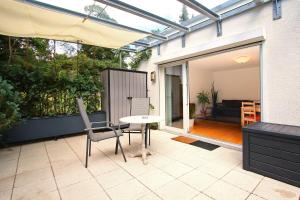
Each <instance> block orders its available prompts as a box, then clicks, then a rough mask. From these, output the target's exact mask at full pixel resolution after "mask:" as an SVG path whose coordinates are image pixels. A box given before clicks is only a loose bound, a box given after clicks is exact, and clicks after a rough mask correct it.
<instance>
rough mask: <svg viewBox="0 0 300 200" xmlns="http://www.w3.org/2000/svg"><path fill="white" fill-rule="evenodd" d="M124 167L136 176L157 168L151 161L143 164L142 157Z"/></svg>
mask: <svg viewBox="0 0 300 200" xmlns="http://www.w3.org/2000/svg"><path fill="white" fill-rule="evenodd" d="M123 168H124V169H125V170H126V171H128V173H130V174H131V175H132V176H135V177H136V176H140V175H142V174H145V173H147V172H150V171H152V170H156V169H157V168H155V167H153V166H152V165H151V164H150V163H148V164H146V165H145V164H143V161H142V160H141V159H139V160H138V161H137V162H135V163H129V164H128V165H124V166H123Z"/></svg>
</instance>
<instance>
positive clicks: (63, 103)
mask: <svg viewBox="0 0 300 200" xmlns="http://www.w3.org/2000/svg"><path fill="white" fill-rule="evenodd" d="M85 10H86V12H87V14H88V15H90V16H94V17H98V18H105V19H108V20H114V19H112V18H110V17H109V15H108V14H107V13H106V12H105V10H103V8H101V7H100V6H97V5H96V6H95V5H91V6H87V7H86V8H85ZM57 49H59V50H60V51H63V52H65V53H63V54H58V53H57ZM120 54H122V56H120ZM126 56H128V53H126V52H121V51H118V50H113V49H108V48H102V47H96V46H90V45H84V44H77V45H76V44H71V43H67V42H60V41H53V40H47V39H40V38H15V37H7V36H2V35H0V77H1V79H0V84H1V88H0V89H1V96H0V104H1V105H0V108H1V110H0V120H1V121H0V123H1V127H0V129H2V128H4V126H5V127H9V126H11V125H12V123H13V122H15V121H16V120H17V119H18V118H19V116H21V117H22V118H31V117H41V116H54V115H65V114H74V113H77V105H76V97H82V98H83V99H84V101H85V104H86V106H87V111H88V112H94V111H97V110H99V109H100V106H101V102H100V99H101V98H100V96H101V91H102V83H101V80H100V74H101V71H102V70H103V69H105V68H107V67H112V68H114V67H120V65H121V66H122V67H127V64H126V62H125V61H124V58H126ZM120 58H121V59H120ZM19 108H20V109H19ZM3 120H6V121H3Z"/></svg>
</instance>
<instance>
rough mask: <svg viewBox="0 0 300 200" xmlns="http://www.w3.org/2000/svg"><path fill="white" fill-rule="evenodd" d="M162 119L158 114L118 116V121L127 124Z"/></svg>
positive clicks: (152, 121) (145, 122) (147, 122)
mask: <svg viewBox="0 0 300 200" xmlns="http://www.w3.org/2000/svg"><path fill="white" fill-rule="evenodd" d="M160 121H162V117H161V116H158V115H135V116H127V117H122V118H120V122H123V123H129V124H149V123H154V122H160Z"/></svg>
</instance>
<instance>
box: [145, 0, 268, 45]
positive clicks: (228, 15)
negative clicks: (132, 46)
mask: <svg viewBox="0 0 300 200" xmlns="http://www.w3.org/2000/svg"><path fill="white" fill-rule="evenodd" d="M231 1H232V2H233V3H236V1H235V0H230V1H229V3H230V2H231ZM269 2H271V1H265V2H263V3H262V4H257V3H256V2H254V1H251V2H249V3H246V4H244V5H241V6H239V7H237V8H234V9H232V10H229V11H227V12H225V13H223V14H222V15H221V18H222V21H224V20H226V19H228V18H231V17H234V16H236V15H239V14H241V13H243V12H246V11H249V10H251V9H254V8H256V7H259V6H261V5H264V4H266V3H269ZM225 4H226V3H225ZM230 5H231V4H230ZM221 9H224V7H221V8H219V9H218V10H217V11H219V10H221ZM213 23H215V22H214V21H213V20H210V19H206V20H204V21H202V22H200V23H198V24H195V25H193V26H190V31H189V33H192V32H195V31H198V30H200V29H202V28H205V27H207V26H210V25H212V24H213ZM189 33H188V34H189ZM182 35H183V33H182V32H173V34H169V35H168V41H170V40H174V39H177V38H180V37H182ZM163 43H164V42H163V41H155V42H153V43H151V45H150V48H151V47H156V46H157V45H159V44H163Z"/></svg>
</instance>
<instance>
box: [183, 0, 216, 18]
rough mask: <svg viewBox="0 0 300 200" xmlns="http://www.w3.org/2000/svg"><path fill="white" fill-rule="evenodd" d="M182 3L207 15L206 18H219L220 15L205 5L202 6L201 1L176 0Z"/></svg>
mask: <svg viewBox="0 0 300 200" xmlns="http://www.w3.org/2000/svg"><path fill="white" fill-rule="evenodd" d="M178 1H180V2H181V3H183V4H184V5H186V6H188V7H190V8H192V9H193V10H196V11H198V12H200V13H201V14H203V15H205V16H207V17H208V18H210V19H212V20H214V21H217V20H220V15H218V14H217V13H215V12H213V11H212V10H210V9H208V8H207V7H205V6H203V5H202V4H201V3H199V2H197V1H195V0H178Z"/></svg>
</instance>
